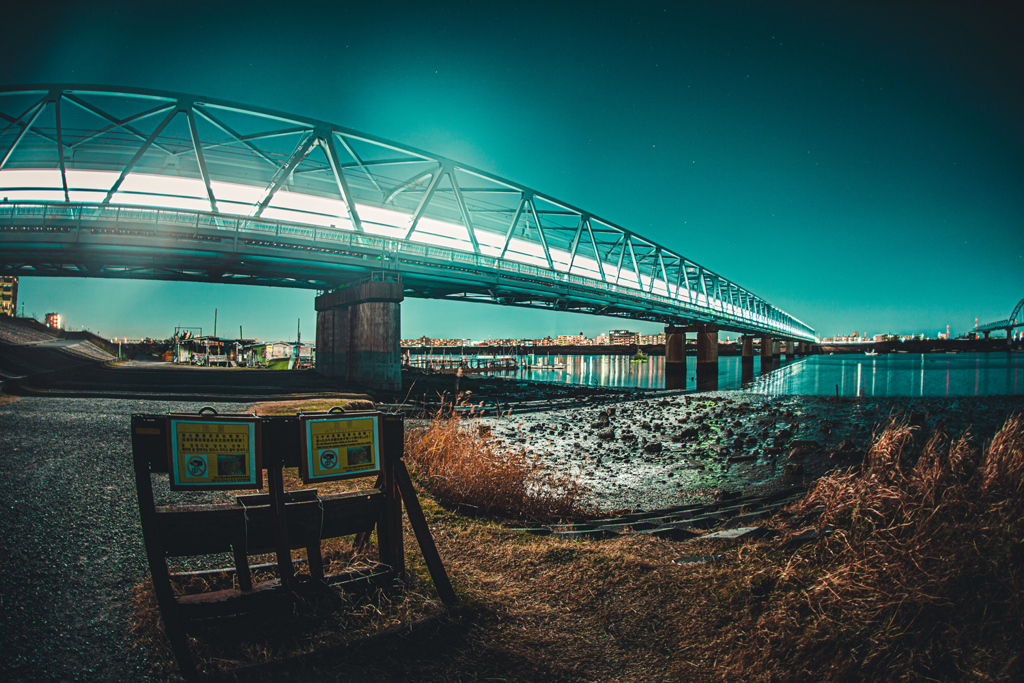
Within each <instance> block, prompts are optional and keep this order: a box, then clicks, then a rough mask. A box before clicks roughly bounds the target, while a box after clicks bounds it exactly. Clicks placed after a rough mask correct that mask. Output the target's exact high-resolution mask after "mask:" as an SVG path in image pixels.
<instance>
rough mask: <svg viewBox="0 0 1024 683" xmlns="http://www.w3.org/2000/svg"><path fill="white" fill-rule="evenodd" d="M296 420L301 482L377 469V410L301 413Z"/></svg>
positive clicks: (339, 477) (379, 432)
mask: <svg viewBox="0 0 1024 683" xmlns="http://www.w3.org/2000/svg"><path fill="white" fill-rule="evenodd" d="M299 423H300V425H301V431H302V457H301V459H300V460H299V470H300V471H301V473H302V481H303V482H304V483H306V484H312V483H315V482H318V481H332V480H335V479H350V478H355V477H365V476H368V475H371V474H377V473H378V472H380V434H381V421H380V413H361V414H351V413H348V414H343V413H321V414H318V415H300V416H299Z"/></svg>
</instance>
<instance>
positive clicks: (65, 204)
mask: <svg viewBox="0 0 1024 683" xmlns="http://www.w3.org/2000/svg"><path fill="white" fill-rule="evenodd" d="M0 154H2V157H0V197H2V198H3V201H2V203H0V273H2V274H6V275H21V276H32V275H36V276H77V277H105V278H144V279H163V280H194V281H202V282H216V283H235V284H251V285H270V286H281V287H300V288H307V289H313V290H318V291H320V292H321V293H322V296H320V297H319V298H318V300H317V308H318V311H320V313H321V316H320V317H321V318H324V319H318V346H321V348H334V347H335V346H337V347H338V348H339V349H340V348H341V347H340V346H338V345H339V344H342V345H345V347H346V348H350V347H352V345H353V344H357V345H358V344H362V343H364V342H365V343H369V342H367V341H366V340H365V339H362V337H364V336H365V335H364V334H363V330H362V327H361V326H366V325H370V326H371V327H372V326H378V327H379V325H381V324H391V325H393V326H394V330H393V332H394V335H389V334H386V335H384V336H385V337H388V338H390V336H395V335H397V333H398V329H397V325H398V320H397V315H398V313H397V305H398V301H401V299H402V297H404V296H412V297H425V298H438V299H441V298H446V299H463V300H471V301H484V302H491V303H496V304H502V305H513V306H529V307H537V308H547V309H554V310H563V311H576V312H584V313H593V314H599V315H608V316H617V317H622V318H628V319H634V320H647V321H654V322H660V323H663V324H665V325H666V326H668V328H669V329H670V330H675V331H676V333H679V331H685V330H693V331H703V332H705V333H706V334H717V331H718V330H729V331H734V332H739V333H744V334H748V335H754V336H760V337H762V338H763V339H781V340H789V341H790V342H813V341H814V340H815V333H814V330H813V329H812V328H810V327H809V326H808V325H806V324H805V323H803V322H801V321H800V320H798V319H797V318H795V317H793V316H792V315H790V314H788V313H786V312H784V311H782V310H780V309H778V308H777V307H775V306H773V305H771V304H770V303H769V302H768V301H766V300H765V299H763V298H761V297H760V296H758V295H756V294H754V293H753V292H751V291H749V290H747V289H746V288H744V287H741V286H740V285H738V284H736V283H735V282H733V281H731V280H729V279H726V278H725V277H722V276H721V275H719V274H717V273H715V272H713V271H711V270H709V269H708V268H705V267H704V266H702V265H700V264H698V263H695V262H693V261H692V260H690V259H688V258H686V257H685V256H683V255H682V254H680V253H679V252H678V251H676V250H675V249H671V248H669V247H667V246H664V245H661V244H658V243H656V242H654V241H652V240H650V239H647V238H645V237H643V236H641V235H639V234H637V233H635V232H632V231H630V230H629V229H627V228H625V227H622V226H619V225H617V224H615V223H613V222H611V221H608V220H606V219H603V218H601V217H599V216H596V215H594V214H592V213H590V212H587V211H585V210H583V209H579V208H577V207H575V206H573V205H571V204H569V203H567V202H563V201H560V200H558V199H555V198H554V197H551V196H548V195H546V194H544V193H542V192H539V191H537V190H534V189H531V188H529V187H526V186H524V185H521V184H519V183H516V182H513V181H510V180H507V179H504V178H499V177H497V176H495V175H493V174H489V173H487V172H484V171H481V170H479V169H475V168H472V167H470V166H467V165H465V164H462V163H460V162H457V161H454V160H451V159H448V158H445V157H441V156H438V155H436V154H431V153H430V152H426V151H423V150H419V149H416V148H413V147H410V146H408V145H403V144H400V143H396V142H392V141H389V140H385V139H383V138H379V137H376V136H373V135H368V134H366V133H361V132H358V131H354V130H351V129H348V128H345V127H342V126H338V125H336V124H333V123H329V122H326V121H321V120H318V119H313V118H310V117H306V116H301V115H296V114H288V113H284V112H279V111H274V110H270V109H266V108H261V107H253V106H248V105H242V104H237V103H233V102H227V101H223V100H218V99H213V98H206V97H197V96H194V95H188V94H183V93H173V92H165V91H156V90H147V89H138V88H123V87H108V86H94V85H81V84H46V85H26V86H14V87H5V88H0ZM680 237H681V238H683V237H685V235H680ZM371 275H373V282H365V280H366V279H367V278H368V277H369V276H371ZM360 283H361V284H360ZM346 290H347V291H346ZM358 292H362V293H361V294H360V293H358ZM366 297H369V299H372V300H369V299H367V298H366ZM389 302H390V303H391V304H394V306H395V309H394V311H391V312H388V313H385V312H384V311H383V310H378V311H376V312H374V313H373V315H370V314H369V313H367V314H366V315H363V316H362V318H363V321H362V322H359V323H357V322H353V321H352V320H349V322H348V323H345V325H347V328H346V331H345V332H344V333H342V331H341V328H340V327H339V325H341V324H342V323H340V322H337V321H333V313H331V311H335V312H336V311H341V310H344V311H346V313H345V315H346V316H347V318H349V319H350V318H354V317H359V316H358V315H357V313H355V311H357V310H359V309H360V307H361V306H362V304H363V303H366V304H385V303H389ZM364 308H365V307H364ZM378 308H379V307H378ZM369 310H370V309H369V308H367V309H366V311H369ZM367 316H369V317H367ZM381 316H383V318H388V319H389V320H390V322H387V323H385V322H384V321H383V318H382V317H381ZM328 319H330V320H328ZM328 328H329V329H328ZM375 329H377V328H375ZM377 331H378V332H379V331H380V330H379V329H377ZM683 333H685V332H683ZM670 336H671V335H670ZM395 338H396V339H397V336H395ZM361 339H362V340H361ZM332 340H334V341H332ZM325 342H326V343H325ZM386 343H387V344H390V341H387V342H386ZM670 346H672V343H671V342H670ZM377 351H379V349H378V350H375V351H374V353H377ZM338 353H339V354H340V356H338V357H337V358H334V361H336V362H337V363H341V364H344V365H346V367H348V366H350V365H352V364H353V363H356V362H370V361H369V360H368V358H369V357H368V356H365V355H364V356H363V357H362V360H359V361H357V360H356V356H353V355H352V354H350V353H342V352H341V351H340V350H339V351H338ZM357 355H358V354H357ZM378 355H379V354H378ZM385 355H388V354H385ZM669 355H670V356H671V355H672V354H671V352H670V354H669ZM326 356H330V354H329V353H328V354H326ZM375 357H376V356H375ZM388 363H391V361H390V360H389V361H388ZM370 364H371V365H372V364H373V363H370ZM328 369H329V368H328Z"/></svg>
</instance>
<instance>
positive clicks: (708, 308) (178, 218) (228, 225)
mask: <svg viewBox="0 0 1024 683" xmlns="http://www.w3.org/2000/svg"><path fill="white" fill-rule="evenodd" d="M4 219H6V221H5V222H7V221H11V222H13V221H15V220H20V221H24V220H30V221H33V222H34V221H38V222H39V223H41V224H44V225H45V224H47V223H48V222H51V221H52V222H60V223H63V224H64V225H67V226H69V227H77V228H81V226H82V224H83V222H88V223H96V222H106V223H112V224H113V225H114V226H115V227H116V226H119V225H121V224H122V223H124V224H139V223H142V224H149V225H152V226H153V227H154V229H156V230H160V229H162V228H163V229H168V228H172V229H173V228H184V229H188V230H189V231H191V232H194V233H196V234H198V233H199V232H200V231H204V232H214V231H216V232H223V233H230V234H231V235H232V236H233V237H235V238H238V237H243V238H244V237H246V236H248V237H251V238H254V239H257V240H268V241H277V240H280V239H281V238H284V239H287V240H296V239H297V240H301V241H304V242H308V243H310V244H312V245H316V244H318V243H319V244H331V245H334V246H337V247H346V248H349V249H362V250H369V251H373V252H374V253H388V254H391V255H393V256H405V257H418V258H421V259H425V260H431V261H442V262H447V263H452V264H461V265H463V266H467V267H471V268H473V269H474V270H479V271H492V272H494V273H495V274H498V275H505V276H514V277H517V278H518V279H527V280H529V279H532V280H539V281H542V282H545V283H548V284H557V285H562V286H574V287H575V288H577V289H580V290H582V291H593V292H601V293H604V294H612V295H615V296H617V297H620V298H626V299H633V300H641V301H644V302H647V303H649V304H657V305H659V306H661V307H663V308H664V309H665V311H664V313H665V314H666V315H679V316H680V317H685V318H690V319H695V320H703V321H706V322H718V323H719V324H730V323H731V324H733V325H735V326H738V327H742V328H745V329H749V330H751V331H754V330H756V331H763V332H768V333H773V334H781V335H785V336H791V337H797V338H802V339H806V340H814V339H815V335H814V330H813V329H811V328H810V327H808V326H806V325H804V324H803V323H801V322H799V321H797V320H796V319H795V318H793V317H792V316H789V315H788V314H785V313H783V312H781V311H778V309H772V311H773V312H774V313H775V314H776V316H775V317H770V316H766V315H762V314H759V313H756V312H754V311H752V310H749V309H745V308H742V307H740V306H735V305H733V304H731V303H729V302H726V301H722V300H720V299H717V298H715V297H713V296H709V295H707V294H705V293H703V292H698V291H694V290H692V289H688V288H684V287H679V289H678V290H677V291H678V296H676V297H673V296H666V295H664V294H660V293H655V292H654V291H653V287H652V288H651V290H650V291H648V290H644V289H643V288H638V287H633V286H629V285H623V284H619V283H612V282H605V281H602V280H597V279H594V278H588V277H586V276H583V275H578V274H574V273H567V272H563V271H560V270H555V269H549V268H542V267H539V266H533V265H529V264H525V263H520V262H518V261H510V260H508V259H501V258H495V257H488V256H481V255H478V254H473V253H469V252H463V251H458V250H455V249H448V248H445V247H441V246H437V245H429V244H422V243H416V242H411V241H407V240H404V239H398V238H392V237H386V236H381V235H372V234H367V233H365V232H354V231H352V230H344V229H341V228H335V227H321V226H311V225H305V224H297V223H289V222H287V221H278V220H268V219H265V218H251V217H247V216H232V215H225V214H215V213H209V212H201V211H186V210H182V209H165V208H155V207H146V206H131V205H124V204H121V205H97V204H57V203H41V202H39V203H37V202H8V203H0V221H4ZM282 246H289V245H287V244H282ZM668 287H669V284H668V283H665V284H664V286H663V287H662V289H665V290H668Z"/></svg>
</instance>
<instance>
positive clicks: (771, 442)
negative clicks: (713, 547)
mask: <svg viewBox="0 0 1024 683" xmlns="http://www.w3.org/2000/svg"><path fill="white" fill-rule="evenodd" d="M1022 410H1024V397H1020V396H993V397H971V398H952V399H950V398H920V399H912V398H885V399H867V398H849V399H835V398H830V397H819V396H767V395H762V394H751V393H743V392H719V393H710V394H690V395H685V396H684V395H677V396H671V397H661V398H644V399H638V400H619V401H609V402H591V403H581V404H579V405H578V406H577V407H574V408H571V409H563V410H554V411H549V412H544V413H533V414H527V415H510V416H506V417H501V418H493V419H487V418H485V419H484V420H482V422H483V423H484V424H486V425H487V426H489V427H490V428H491V431H492V434H493V435H494V436H495V438H496V439H497V440H498V441H499V442H500V443H501V444H502V446H503V447H505V448H525V449H529V450H531V451H533V452H535V453H539V454H542V455H543V456H544V457H545V458H546V459H547V462H548V463H549V465H550V466H551V467H553V468H556V469H558V470H560V471H563V472H571V473H573V474H576V475H577V476H579V477H580V479H581V480H582V481H583V482H585V483H586V484H587V485H588V486H589V488H590V489H591V491H592V500H593V503H594V504H595V505H597V506H598V507H600V508H602V509H604V510H619V509H631V510H651V509H660V508H666V507H672V506H676V505H687V504H692V503H703V502H710V501H712V500H714V499H715V498H716V497H717V496H719V495H721V493H722V492H743V493H747V494H751V493H761V492H770V491H772V490H778V489H780V488H785V487H790V486H793V485H807V484H809V483H810V482H811V481H813V479H815V478H816V477H819V476H821V475H822V474H823V473H825V472H826V471H828V470H830V469H833V468H842V467H851V466H856V465H858V464H859V463H861V462H862V460H863V458H864V455H865V452H866V449H867V447H868V445H869V443H870V440H871V436H872V434H873V432H874V431H875V430H876V429H877V428H878V427H879V426H880V425H882V424H884V423H885V422H886V421H887V420H888V418H889V416H890V415H893V414H905V415H906V416H907V418H908V419H909V420H910V421H911V422H912V424H914V425H916V426H917V428H918V430H919V433H921V434H922V435H925V434H929V433H931V432H933V431H935V430H943V431H945V432H946V433H948V434H959V433H961V432H964V431H969V433H970V434H972V435H973V438H975V439H976V440H978V441H979V442H982V441H984V440H987V439H990V438H991V437H992V435H993V434H995V432H996V431H997V430H998V429H999V427H1001V426H1002V424H1003V422H1004V421H1005V419H1006V417H1007V416H1008V415H1010V414H1012V413H1015V412H1018V413H1019V412H1021V411H1022Z"/></svg>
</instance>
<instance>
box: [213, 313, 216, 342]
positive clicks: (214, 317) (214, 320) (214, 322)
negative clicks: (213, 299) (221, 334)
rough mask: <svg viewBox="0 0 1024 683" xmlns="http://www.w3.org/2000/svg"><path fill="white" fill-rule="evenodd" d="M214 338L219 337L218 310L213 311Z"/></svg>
mask: <svg viewBox="0 0 1024 683" xmlns="http://www.w3.org/2000/svg"><path fill="white" fill-rule="evenodd" d="M213 336H214V337H216V336H217V309H216V308H215V309H213Z"/></svg>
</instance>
